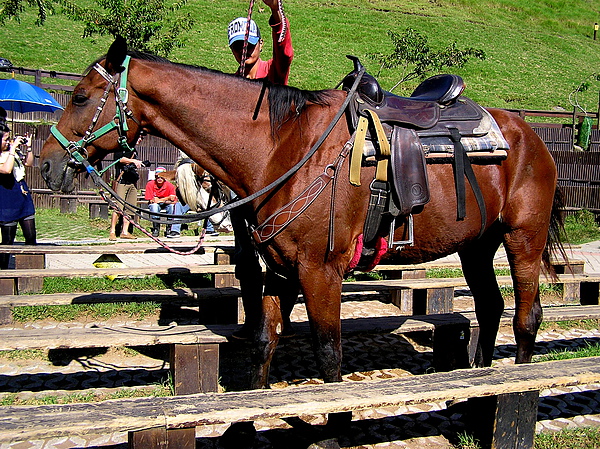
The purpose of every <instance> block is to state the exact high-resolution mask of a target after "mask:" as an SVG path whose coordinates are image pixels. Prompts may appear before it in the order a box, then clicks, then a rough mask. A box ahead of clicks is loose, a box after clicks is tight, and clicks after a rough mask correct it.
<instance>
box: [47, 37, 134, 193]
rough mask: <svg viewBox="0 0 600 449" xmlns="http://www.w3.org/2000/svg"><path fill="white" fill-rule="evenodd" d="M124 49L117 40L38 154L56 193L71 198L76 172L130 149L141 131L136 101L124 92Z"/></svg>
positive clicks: (77, 91) (92, 68)
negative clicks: (59, 192)
mask: <svg viewBox="0 0 600 449" xmlns="http://www.w3.org/2000/svg"><path fill="white" fill-rule="evenodd" d="M126 57H127V43H126V42H125V40H124V39H123V38H117V39H116V40H115V41H114V42H113V44H112V45H111V47H110V49H109V50H108V53H107V54H106V56H105V57H104V58H102V59H100V60H98V62H96V63H93V64H92V65H90V68H89V69H88V71H87V74H86V75H85V76H84V78H83V79H82V80H81V82H80V83H79V84H78V85H77V86H76V87H75V90H74V91H73V95H72V97H71V101H70V102H69V104H68V105H67V107H66V109H65V111H64V113H63V115H62V117H61V119H60V121H59V122H58V124H57V125H56V126H55V127H53V128H52V136H53V137H50V138H49V139H48V140H47V141H46V143H45V144H44V146H43V148H42V151H41V153H40V167H41V174H42V177H43V178H44V180H45V181H46V183H47V184H48V186H49V187H50V188H51V189H52V190H55V191H58V190H61V191H63V192H70V191H72V190H73V188H74V177H75V174H76V173H77V172H80V171H83V170H85V169H86V167H88V166H93V165H94V164H96V163H97V162H99V161H100V160H102V159H103V158H104V157H105V156H106V155H107V154H108V153H110V152H113V151H116V150H117V149H119V148H128V147H129V146H131V147H133V145H134V143H135V142H136V140H137V138H138V136H139V134H140V132H141V130H142V127H141V125H140V122H139V121H138V120H137V119H136V118H135V116H134V113H133V112H131V111H134V110H135V102H136V98H135V96H134V95H133V94H132V95H129V94H130V92H129V91H128V90H127V89H126V88H125V83H126V73H127V70H126V68H125V67H124V64H125V61H126Z"/></svg>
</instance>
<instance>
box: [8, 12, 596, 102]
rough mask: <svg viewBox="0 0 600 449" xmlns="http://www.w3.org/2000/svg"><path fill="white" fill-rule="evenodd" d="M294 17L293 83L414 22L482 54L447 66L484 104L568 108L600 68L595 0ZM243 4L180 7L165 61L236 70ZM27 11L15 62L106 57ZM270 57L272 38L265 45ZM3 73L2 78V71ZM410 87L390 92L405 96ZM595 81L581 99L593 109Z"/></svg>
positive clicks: (52, 64)
mask: <svg viewBox="0 0 600 449" xmlns="http://www.w3.org/2000/svg"><path fill="white" fill-rule="evenodd" d="M284 2H285V3H284V6H285V10H286V12H287V14H288V17H289V18H290V20H291V26H292V37H293V42H294V48H295V52H296V56H295V59H294V63H293V66H292V75H291V77H290V84H291V85H294V86H297V87H301V88H306V89H322V88H330V87H333V86H335V85H336V84H337V82H338V81H339V80H340V79H341V78H342V77H343V75H344V74H345V73H347V72H348V71H350V70H351V63H350V61H348V60H347V59H346V58H345V55H346V54H353V55H357V56H359V57H361V58H362V59H363V62H364V63H365V65H366V66H367V68H368V69H369V71H370V72H371V73H373V74H375V73H377V71H378V67H376V65H375V63H374V62H373V61H370V60H368V59H367V58H366V57H365V55H366V54H367V53H370V52H376V51H379V52H384V53H389V52H391V49H392V46H391V41H390V40H389V38H388V36H387V34H386V32H387V31H388V30H393V31H396V32H399V33H402V32H403V31H404V30H405V29H406V28H407V27H411V28H414V29H415V30H417V31H418V32H419V33H421V34H424V35H426V36H427V37H428V38H429V43H430V45H431V47H432V48H434V49H439V48H442V47H445V46H446V45H448V44H450V43H452V42H454V41H456V42H457V44H458V47H459V48H461V47H475V48H478V49H482V50H484V51H485V53H486V55H487V59H486V60H485V61H479V60H472V61H471V62H469V63H468V64H467V65H466V66H465V67H464V68H463V69H460V70H452V72H453V73H457V74H459V75H461V76H463V78H464V79H465V80H466V82H467V91H466V95H467V96H470V97H471V98H473V99H475V100H477V101H479V102H480V103H482V104H483V105H486V106H495V107H502V108H528V109H552V108H555V107H562V108H565V109H567V110H571V109H572V107H571V106H570V104H569V101H568V98H569V93H570V92H571V91H572V90H573V89H574V88H575V87H576V86H577V85H579V83H581V82H582V81H583V80H584V79H585V78H587V77H588V76H589V75H591V74H592V73H595V72H596V71H598V72H600V51H599V50H600V35H599V36H598V39H599V40H596V41H595V40H593V32H594V23H595V22H600V3H599V2H597V1H595V0H579V1H575V0H536V1H531V0H529V1H525V0H495V1H493V0H453V1H451V0H407V1H405V2H398V1H390V0H337V1H310V0H284ZM261 6H264V5H263V4H262V2H260V1H257V3H256V6H255V8H254V15H253V18H254V19H255V20H256V21H257V22H258V24H259V26H260V27H261V29H262V30H263V34H264V33H265V31H267V20H268V16H269V13H270V11H269V10H268V8H267V9H266V10H263V11H261V9H262V8H261ZM247 8H248V3H247V2H245V1H239V0H236V1H233V0H190V1H189V3H188V5H187V6H186V9H187V10H189V11H191V12H192V13H193V14H194V16H195V17H197V24H196V27H195V28H194V30H193V31H192V32H190V33H188V34H187V45H186V47H184V48H181V49H177V50H176V51H175V52H174V53H173V54H172V56H171V59H172V60H174V61H177V62H184V63H187V64H196V65H203V66H206V67H210V68H214V69H219V70H222V71H225V72H233V71H234V70H235V68H236V64H235V61H234V59H233V58H232V56H231V53H230V51H229V49H228V47H227V41H226V26H227V24H228V22H229V21H230V20H231V19H233V18H234V17H236V16H245V15H246V12H247ZM34 20H35V14H34V12H33V10H31V11H30V10H28V11H27V12H26V14H25V15H24V16H23V17H22V18H21V22H20V23H19V22H17V21H10V22H8V23H7V24H6V25H5V26H4V27H2V28H1V29H0V41H1V42H2V47H1V50H0V56H1V57H6V58H8V59H10V60H11V61H12V62H13V63H14V64H15V65H17V66H23V67H28V68H40V69H45V70H56V71H67V72H77V73H79V72H82V71H83V70H84V69H85V67H86V66H87V65H88V64H89V63H90V62H91V61H92V60H93V59H95V58H96V57H98V56H100V55H101V54H103V53H105V52H106V50H107V48H108V45H109V44H110V41H111V39H110V38H108V37H102V38H98V39H96V40H94V41H92V40H91V39H85V40H84V39H82V38H81V33H82V29H83V26H82V24H80V23H75V22H72V21H69V20H68V19H66V18H65V17H63V16H60V15H54V16H51V17H49V19H48V21H47V22H46V24H45V25H44V26H43V27H37V26H36V25H35V24H34ZM265 47H266V48H265V52H266V55H268V54H269V53H270V44H267V45H266V46H265ZM0 76H2V77H5V76H6V75H5V74H0ZM398 78H399V76H398V74H396V76H394V74H392V73H390V72H385V73H383V74H382V75H381V76H380V81H381V83H382V85H383V86H384V87H385V88H389V87H391V86H392V85H393V84H394V83H395V81H396V80H397V79H398ZM415 85H416V84H415V83H412V84H408V85H406V86H404V88H403V89H401V90H396V92H397V93H399V94H404V95H406V94H409V93H410V92H411V91H412V89H413V88H414V87H415ZM599 88H600V83H599V82H597V81H596V82H594V83H593V84H592V88H591V89H590V91H589V92H587V93H586V95H585V97H584V105H586V106H587V108H588V109H589V110H593V111H596V110H597V107H598V89H599Z"/></svg>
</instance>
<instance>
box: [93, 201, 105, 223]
mask: <svg viewBox="0 0 600 449" xmlns="http://www.w3.org/2000/svg"><path fill="white" fill-rule="evenodd" d="M89 211H90V220H91V219H94V218H101V219H103V220H107V219H108V204H107V203H106V202H102V203H89Z"/></svg>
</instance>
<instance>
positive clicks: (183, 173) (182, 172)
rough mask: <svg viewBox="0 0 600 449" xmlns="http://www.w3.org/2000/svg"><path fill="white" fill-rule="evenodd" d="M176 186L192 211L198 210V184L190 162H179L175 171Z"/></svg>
mask: <svg viewBox="0 0 600 449" xmlns="http://www.w3.org/2000/svg"><path fill="white" fill-rule="evenodd" d="M176 181H177V188H178V189H179V194H180V195H181V198H182V199H183V201H184V202H185V203H186V204H187V205H188V206H190V209H191V210H193V211H194V212H195V211H197V210H198V200H197V198H198V190H199V189H200V188H201V187H200V186H199V185H198V180H197V177H196V174H195V173H194V170H193V167H192V164H180V165H179V166H178V167H177V173H176Z"/></svg>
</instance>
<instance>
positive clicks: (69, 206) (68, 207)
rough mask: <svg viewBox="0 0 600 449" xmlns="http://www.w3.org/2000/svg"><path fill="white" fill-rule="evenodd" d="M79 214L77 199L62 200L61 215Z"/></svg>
mask: <svg viewBox="0 0 600 449" xmlns="http://www.w3.org/2000/svg"><path fill="white" fill-rule="evenodd" d="M76 212H77V198H61V199H60V213H61V214H74V213H76Z"/></svg>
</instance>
